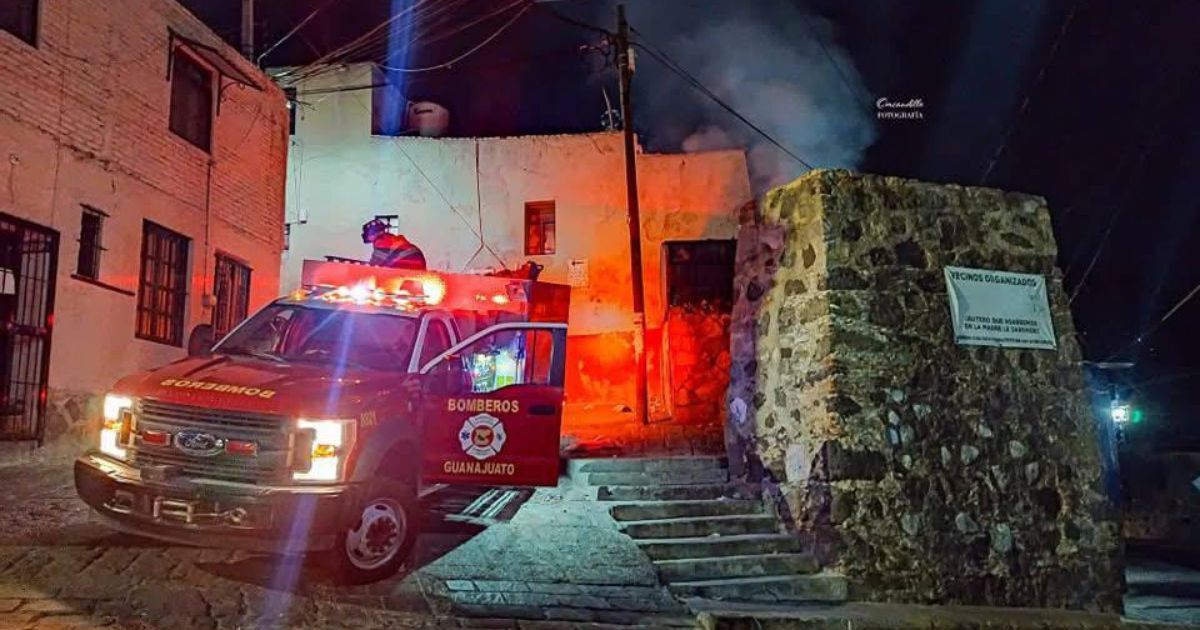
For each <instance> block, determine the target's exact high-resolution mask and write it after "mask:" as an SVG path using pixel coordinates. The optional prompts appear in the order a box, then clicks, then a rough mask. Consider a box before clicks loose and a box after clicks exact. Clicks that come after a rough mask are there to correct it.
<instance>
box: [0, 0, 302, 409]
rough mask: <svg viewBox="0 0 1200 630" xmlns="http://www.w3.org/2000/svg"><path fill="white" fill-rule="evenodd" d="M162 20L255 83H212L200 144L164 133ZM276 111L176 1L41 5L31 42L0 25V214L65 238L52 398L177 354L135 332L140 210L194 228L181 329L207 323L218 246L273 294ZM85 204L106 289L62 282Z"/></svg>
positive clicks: (278, 219) (245, 66) (278, 176)
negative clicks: (101, 221)
mask: <svg viewBox="0 0 1200 630" xmlns="http://www.w3.org/2000/svg"><path fill="white" fill-rule="evenodd" d="M117 5H119V7H118V6H117ZM172 31H174V32H175V33H177V34H179V35H180V36H182V37H184V38H187V39H190V40H193V41H196V42H199V43H201V44H204V45H206V46H210V47H212V48H213V49H215V50H217V51H218V52H219V53H220V55H221V56H222V57H223V58H224V59H226V60H228V61H230V62H231V63H233V64H234V65H235V66H236V67H237V68H239V69H240V70H241V72H243V73H245V74H246V75H247V76H249V77H251V78H252V80H253V82H254V83H256V84H257V85H256V87H247V86H243V85H240V84H235V83H233V82H231V81H230V79H228V78H221V79H220V80H219V81H218V83H219V85H220V86H221V87H220V103H219V107H218V112H217V114H216V116H215V117H214V119H213V135H212V151H211V153H209V152H206V151H203V150H201V149H198V148H196V147H194V146H193V145H191V144H189V143H188V142H187V141H186V140H184V139H183V138H180V137H178V136H176V135H175V134H173V133H172V132H171V131H170V130H169V128H168V120H169V115H170V94H171V92H170V88H171V84H170V81H169V80H168V77H167V68H168V60H169V54H170V53H169V50H170V46H169V44H170V43H171V42H172V39H171V35H170V33H171V32H172ZM174 41H175V42H178V41H179V40H177V39H176V40H174ZM177 54H182V53H177ZM214 75H216V76H220V75H219V73H217V72H214ZM215 100H216V99H215V98H214V101H215ZM287 119H288V115H287V109H286V107H285V100H284V97H283V93H282V91H281V90H279V89H278V87H276V86H275V85H274V84H273V83H272V82H271V81H270V80H269V79H268V78H267V77H266V76H265V75H263V74H261V73H260V72H258V70H257V69H256V68H254V67H253V65H252V64H250V63H248V62H246V61H245V60H244V59H241V58H240V57H239V56H238V54H237V52H236V51H234V50H233V49H231V48H229V47H227V46H225V45H224V44H223V43H222V42H221V41H220V39H219V38H218V37H217V36H216V35H214V34H213V33H212V32H210V31H209V30H208V29H207V28H206V27H205V26H204V25H203V24H202V23H201V22H200V21H199V20H198V19H197V18H196V17H195V16H193V15H192V14H190V13H189V12H187V11H186V10H185V9H183V8H182V7H181V6H180V5H178V4H176V3H175V2H172V1H171V0H122V1H121V2H120V3H114V2H112V1H111V0H42V1H41V2H40V15H39V32H38V37H37V41H36V45H35V46H30V45H28V44H26V43H25V42H24V41H21V40H20V39H18V38H16V37H13V36H12V35H11V34H9V33H7V32H3V31H0V213H4V214H8V215H12V216H16V217H20V218H23V219H26V220H28V221H32V222H34V223H37V224H39V225H42V226H45V227H48V228H51V229H54V230H57V231H58V233H59V235H60V246H59V252H58V275H57V279H56V280H57V291H56V295H57V303H56V306H55V330H54V332H53V337H52V348H53V350H52V356H51V361H50V364H51V367H50V389H51V391H50V397H51V399H52V400H51V408H52V409H53V408H66V407H79V406H78V405H55V404H54V402H53V401H54V400H55V399H57V398H63V397H68V398H73V397H79V396H85V397H86V396H90V395H93V394H95V393H97V392H100V391H102V390H103V389H104V388H105V387H107V386H108V385H109V384H111V381H112V380H114V379H116V378H117V377H119V376H121V375H123V374H126V373H129V372H132V371H136V370H138V369H144V368H148V367H151V366H154V365H157V364H160V363H162V362H165V361H168V360H172V359H175V358H178V357H179V356H181V355H182V354H183V349H182V348H177V347H172V346H166V345H162V344H157V343H152V342H147V341H140V340H136V339H135V338H134V323H135V318H136V298H135V297H134V296H131V295H129V293H135V292H136V290H137V281H138V273H139V265H140V243H141V234H142V223H143V220H145V219H149V220H151V221H154V222H156V223H159V224H161V225H163V226H165V227H167V228H170V229H171V230H174V231H176V232H179V233H182V234H184V235H186V236H188V237H189V238H190V239H191V255H190V257H191V260H190V273H191V282H190V287H189V293H188V299H187V303H188V308H187V316H186V318H185V331H190V330H191V328H192V327H193V326H195V325H196V324H199V323H204V322H207V321H209V320H210V318H211V312H210V310H209V309H208V308H207V307H206V306H205V305H204V302H205V300H204V299H202V296H205V295H208V294H211V292H212V284H213V278H212V276H213V256H214V254H215V253H216V252H218V251H219V252H223V253H226V254H229V255H232V256H234V257H236V258H239V259H241V260H243V261H244V262H246V263H247V264H249V265H250V267H251V268H252V269H253V281H252V294H251V303H252V308H254V307H257V306H259V305H261V304H262V303H263V302H265V301H266V300H268V299H270V298H271V297H273V296H275V295H277V293H278V285H279V255H280V250H281V248H282V235H283V228H282V222H283V207H284V203H283V193H284V180H285V169H286V155H287V142H288V139H287ZM81 204H87V205H90V206H94V207H96V208H98V209H100V210H102V211H104V212H106V213H108V214H109V215H110V216H109V218H108V219H106V221H105V226H104V239H103V246H104V247H105V248H106V251H105V252H104V253H103V255H102V259H101V272H100V280H101V282H102V283H103V284H104V285H108V286H107V287H106V286H99V285H96V284H93V283H86V282H83V281H80V280H79V279H77V278H73V277H72V273H73V272H74V271H75V261H76V256H77V253H78V237H79V214H80V207H81ZM98 329H102V330H104V331H105V334H104V335H96V334H95V331H96V330H98ZM75 420H77V419H75V418H68V419H52V422H51V424H54V425H56V426H58V425H64V424H66V425H69V424H71V423H73V422H74V421H75ZM59 428H62V427H61V426H60V427H59Z"/></svg>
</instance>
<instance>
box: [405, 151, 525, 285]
mask: <svg viewBox="0 0 1200 630" xmlns="http://www.w3.org/2000/svg"><path fill="white" fill-rule="evenodd" d="M394 146H395V147H396V149H398V150H399V151H400V153H401V154H402V155H404V157H406V158H408V162H409V164H412V165H413V168H415V169H417V172H418V173H420V175H421V178H422V179H424V180H425V182H426V183H427V184H429V187H430V188H432V189H433V192H435V193H437V196H438V197H440V198H441V199H442V201H444V202H445V203H446V206H447V207H449V208H450V212H453V213H454V216H456V217H458V218H459V219H461V220H462V222H463V223H464V224H466V226H467V229H469V230H471V232H474V234H475V236H478V237H479V242H480V243H481V244H482V245H483V247H484V248H485V249H487V250H488V252H489V253H491V255H492V256H495V257H496V260H499V261H500V264H501V265H503V264H504V259H503V258H500V255H499V254H497V253H496V250H494V249H492V246H491V245H488V244H487V242H486V241H485V240H484V238H483V234H482V233H480V232H478V231H476V230H475V226H474V225H473V224H472V223H471V220H470V219H468V218H467V217H465V216H463V214H462V213H461V212H459V211H458V208H456V207H454V204H453V203H451V202H450V200H449V199H448V198H447V197H446V195H445V194H443V193H442V189H440V188H438V187H437V184H434V183H433V180H432V179H430V178H429V175H428V174H426V173H425V169H423V168H421V165H420V164H417V161H416V160H414V159H413V157H412V155H410V154H409V153H408V151H405V150H404V143H403V142H396V143H394Z"/></svg>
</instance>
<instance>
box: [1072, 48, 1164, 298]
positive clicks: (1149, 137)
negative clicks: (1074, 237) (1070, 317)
mask: <svg viewBox="0 0 1200 630" xmlns="http://www.w3.org/2000/svg"><path fill="white" fill-rule="evenodd" d="M1162 72H1163V74H1162V77H1161V78H1160V81H1159V86H1161V85H1162V84H1164V83H1166V84H1170V83H1172V81H1171V79H1172V78H1173V76H1174V73H1173V72H1171V68H1166V67H1164V68H1163V69H1162ZM1175 83H1176V86H1175V90H1174V91H1173V92H1172V93H1171V94H1170V95H1169V94H1168V92H1167V91H1166V90H1164V89H1162V88H1161V87H1159V88H1158V89H1155V90H1150V91H1147V92H1146V93H1147V94H1155V95H1156V96H1158V104H1157V106H1156V108H1155V112H1154V114H1155V115H1154V116H1152V117H1151V118H1152V120H1153V121H1154V123H1153V129H1152V130H1151V131H1150V133H1147V134H1144V136H1143V138H1144V141H1143V143H1142V145H1141V150H1139V151H1138V156H1137V160H1136V162H1135V163H1134V165H1133V168H1131V169H1130V170H1129V171H1128V175H1127V176H1126V179H1125V191H1124V193H1123V194H1122V195H1121V198H1120V199H1119V200H1118V201H1117V205H1116V207H1115V208H1114V209H1113V213H1112V215H1111V217H1110V218H1109V221H1108V226H1107V227H1106V228H1105V230H1104V234H1103V235H1102V236H1101V237H1100V243H1099V244H1098V245H1097V246H1096V251H1095V252H1094V253H1093V254H1092V258H1091V260H1090V261H1089V262H1088V266H1087V268H1086V269H1084V272H1083V276H1082V277H1081V278H1080V279H1079V283H1078V284H1077V285H1076V286H1075V291H1073V292H1072V293H1071V296H1070V298H1069V299H1068V300H1067V304H1068V305H1070V304H1072V303H1074V302H1075V298H1076V297H1078V296H1079V294H1080V293H1081V292H1082V291H1083V287H1084V285H1085V284H1086V283H1087V280H1088V277H1089V276H1090V275H1091V272H1092V270H1093V269H1094V268H1095V267H1096V263H1097V262H1098V261H1099V260H1100V255H1101V254H1102V253H1103V252H1104V247H1105V246H1106V245H1107V244H1108V238H1109V236H1111V235H1112V232H1113V228H1115V227H1116V224H1117V220H1118V219H1119V218H1120V216H1121V214H1122V213H1123V212H1124V211H1125V207H1126V206H1127V205H1129V198H1130V196H1131V195H1132V194H1133V190H1134V188H1135V185H1136V182H1137V177H1138V175H1139V174H1140V173H1141V171H1142V167H1143V166H1144V165H1145V162H1146V156H1147V154H1148V153H1149V152H1150V148H1151V145H1152V144H1153V143H1154V142H1155V141H1157V139H1158V137H1159V136H1160V135H1161V133H1162V129H1163V122H1164V119H1165V118H1166V117H1165V116H1164V115H1162V110H1164V108H1166V107H1167V106H1168V104H1169V103H1171V102H1173V99H1175V98H1178V96H1179V94H1180V93H1181V91H1182V83H1183V82H1182V81H1179V82H1175ZM1156 87H1158V86H1156ZM1122 159H1124V158H1122Z"/></svg>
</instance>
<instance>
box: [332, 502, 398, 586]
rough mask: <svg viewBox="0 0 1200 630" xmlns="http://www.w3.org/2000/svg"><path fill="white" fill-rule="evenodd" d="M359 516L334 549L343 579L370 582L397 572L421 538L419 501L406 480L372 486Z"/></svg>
mask: <svg viewBox="0 0 1200 630" xmlns="http://www.w3.org/2000/svg"><path fill="white" fill-rule="evenodd" d="M366 496H367V497H369V498H368V499H367V500H365V501H363V502H362V505H361V508H360V509H359V511H358V512H359V513H358V518H357V520H356V522H355V523H353V524H352V525H351V526H350V528H349V529H347V530H345V531H344V532H342V533H341V534H340V535H339V536H338V540H337V542H336V543H335V544H334V548H333V549H332V550H331V553H330V555H331V556H332V558H331V560H332V564H333V568H334V570H335V572H336V573H337V576H338V578H339V581H341V582H343V583H346V584H367V583H369V582H377V581H379V580H382V579H385V578H388V577H391V576H392V575H395V574H396V572H397V571H399V570H400V567H401V566H402V565H403V564H404V561H405V560H406V559H408V554H409V552H410V551H411V550H412V547H413V543H414V542H415V541H416V538H417V529H418V527H419V519H420V517H419V515H418V509H417V506H418V503H417V501H416V499H414V498H413V493H412V488H410V487H408V486H407V485H406V484H399V483H394V482H393V483H387V484H379V485H377V486H375V487H372V488H371V491H370V492H369V493H367V495H366Z"/></svg>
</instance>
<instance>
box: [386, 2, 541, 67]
mask: <svg viewBox="0 0 1200 630" xmlns="http://www.w3.org/2000/svg"><path fill="white" fill-rule="evenodd" d="M531 8H532V4H528V5H526V6H525V8H523V9H521V10H520V11H517V13H516V14H515V15H513V16H512V18H510V19H509V20H508V21H507V22H505V23H504V24H503V25H501V26H500V28H498V29H496V31H495V32H494V33H492V34H491V35H489V36H487V37H486V38H485V39H484V40H483V41H481V42H479V43H478V44H476V45H475V46H473V47H471V48H469V49H467V50H466V51H465V52H463V53H462V54H460V55H458V56H457V57H455V58H453V59H450V60H448V61H443V62H442V63H439V64H435V65H432V66H425V67H423V68H397V67H394V66H387V65H383V64H380V66H379V67H380V68H383V69H384V70H387V71H389V72H400V73H404V74H415V73H418V72H430V71H433V70H442V69H445V68H449V67H451V66H453V65H454V64H456V63H458V62H460V61H462V60H463V59H466V58H467V57H469V56H471V55H473V54H475V53H476V52H478V51H479V50H480V49H482V48H483V47H484V46H487V45H488V44H490V43H492V41H494V40H495V39H496V38H497V37H499V36H500V35H501V34H502V33H504V31H506V30H508V28H509V27H510V26H512V25H513V24H514V23H515V22H516V21H517V20H519V19H521V16H523V15H525V14H526V13H528V12H529V9H531Z"/></svg>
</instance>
